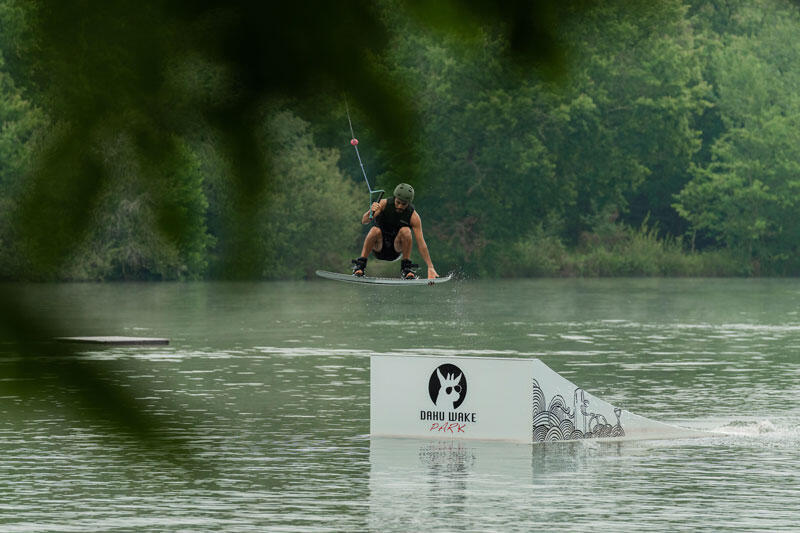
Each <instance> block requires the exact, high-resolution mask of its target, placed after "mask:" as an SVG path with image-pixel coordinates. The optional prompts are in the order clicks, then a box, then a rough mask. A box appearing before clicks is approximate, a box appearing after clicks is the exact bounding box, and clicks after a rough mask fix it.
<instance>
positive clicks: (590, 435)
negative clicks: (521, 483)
mask: <svg viewBox="0 0 800 533" xmlns="http://www.w3.org/2000/svg"><path fill="white" fill-rule="evenodd" d="M370 433H371V435H373V436H385V437H417V438H458V439H483V440H504V441H511V442H524V443H533V442H548V441H559V440H580V439H614V440H622V439H628V440H636V439H639V440H641V439H674V438H686V437H700V436H707V435H708V434H707V433H705V432H702V431H696V430H691V429H686V428H681V427H678V426H672V425H669V424H663V423H661V422H656V421H654V420H650V419H648V418H644V417H642V416H638V415H635V414H633V413H630V412H628V411H625V410H624V409H620V408H618V407H614V406H613V405H611V404H609V403H607V402H604V401H603V400H600V399H599V398H596V397H595V396H593V395H591V394H589V393H588V392H586V391H585V390H583V389H582V388H580V387H577V386H576V385H575V384H573V383H571V382H570V381H569V380H567V379H565V378H564V377H562V376H561V375H559V374H558V373H556V372H555V371H553V370H552V369H550V368H549V367H548V366H547V365H545V364H544V363H542V362H541V361H540V360H538V359H508V358H497V357H434V356H414V355H400V356H398V355H374V356H372V357H371V359H370Z"/></svg>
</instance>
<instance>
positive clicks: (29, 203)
mask: <svg viewBox="0 0 800 533" xmlns="http://www.w3.org/2000/svg"><path fill="white" fill-rule="evenodd" d="M798 28H800V15H799V14H798V10H797V6H796V5H795V4H793V3H790V2H788V1H784V0H755V1H745V0H660V1H658V2H654V3H649V4H645V3H642V2H634V1H632V0H631V1H621V2H616V3H612V4H607V3H597V2H583V1H579V2H552V1H548V2H535V3H533V2H528V1H522V0H513V1H509V2H486V1H480V0H461V1H457V0H440V1H437V2H425V1H422V0H381V1H378V2H369V1H366V0H352V1H350V2H330V1H306V2H295V3H291V2H289V3H286V2H284V3H276V2H249V1H233V2H220V1H212V0H196V1H192V2H188V1H180V0H144V1H139V2H131V1H118V2H86V1H74V2H48V1H44V0H0V121H1V122H2V128H0V279H3V280H21V279H24V280H48V281H49V280H89V279H92V280H127V279H144V280H161V279H170V280H186V279H209V278H212V279H276V278H300V277H309V276H311V275H312V272H313V270H314V269H316V268H328V269H332V270H342V269H344V268H346V265H347V264H348V260H349V258H350V257H353V256H354V254H355V253H357V250H358V246H359V239H360V237H361V235H362V233H361V232H363V228H362V227H360V226H359V224H358V222H357V221H358V219H359V216H360V214H361V213H362V212H363V210H364V209H365V208H366V204H367V198H366V192H365V188H364V186H363V178H362V176H361V171H360V168H359V167H358V163H357V161H356V159H355V157H354V154H353V153H352V147H351V146H350V145H349V143H348V142H347V141H348V140H349V131H348V128H347V123H346V116H345V99H347V101H348V102H349V106H350V110H351V114H352V118H353V122H354V126H355V129H356V133H357V136H358V137H359V139H360V140H361V144H360V147H362V151H361V153H362V155H363V157H364V161H365V164H366V168H367V170H368V173H369V177H370V179H371V180H372V185H373V186H374V187H377V188H383V189H387V190H391V189H392V187H394V185H395V184H396V183H397V182H398V181H408V182H411V183H413V184H414V185H415V187H416V190H417V199H416V201H415V204H416V206H417V208H418V209H419V211H420V213H421V214H422V217H423V220H424V228H425V234H426V240H427V241H428V245H429V247H430V249H431V253H432V256H433V259H434V262H435V263H436V265H437V269H438V270H439V272H440V273H444V272H446V271H447V270H450V269H452V268H459V269H460V270H462V271H464V272H467V273H471V274H479V275H487V276H503V275H519V276H532V275H533V276H535V275H614V274H617V275H619V274H624V275H703V274H705V275H708V274H713V275H731V274H735V275H748V274H781V275H797V274H799V273H800V261H799V260H798V259H797V258H798V257H800V254H798V253H797V252H798V249H797V248H798V245H799V244H800V218H799V217H798V215H797V211H798V210H797V205H796V204H797V202H798V200H797V198H798V194H797V193H798V187H800V185H799V183H800V182H798V179H797V176H798V160H800V153H798V148H797V147H798V146H800V139H798V136H799V135H800V133H799V132H800V129H799V128H798V124H797V120H798V119H797V117H798V116H800V115H799V114H798V111H800V100H799V99H798V98H800V96H798V93H797V91H796V90H795V89H796V88H797V87H798V86H799V85H800V79H798V76H800V74H798V72H800V71H798V69H797V67H796V65H797V64H799V63H800V45H798V44H796V42H795V41H796V40H795V39H794V35H796V34H797V30H798ZM9 287H12V286H0V292H2V294H0V302H2V307H0V313H2V315H1V316H0V325H1V326H2V332H3V333H2V337H3V340H4V342H6V344H5V346H11V347H12V348H10V349H9V350H10V352H8V353H12V352H13V353H19V354H23V355H25V357H24V358H23V359H22V360H23V361H24V362H23V363H22V366H20V367H19V371H20V375H23V374H24V376H26V377H25V379H26V380H27V381H26V382H30V383H35V382H36V377H37V374H38V375H40V374H41V373H44V372H47V371H48V370H47V369H48V368H50V367H51V363H52V362H53V361H55V360H57V359H59V360H60V359H61V358H65V359H63V361H66V362H67V363H65V364H66V366H63V365H62V366H61V368H62V370H63V373H62V375H63V377H64V380H65V381H66V382H69V383H72V384H73V387H72V388H74V390H76V391H77V392H76V398H85V399H86V401H87V402H88V403H92V402H103V401H107V402H109V403H110V405H112V406H113V407H114V408H110V409H108V410H107V412H104V413H98V416H105V417H107V418H109V419H111V420H112V421H113V422H114V423H115V424H117V425H118V426H119V427H122V428H125V427H132V428H134V429H135V431H137V432H138V433H142V434H144V433H147V432H149V431H150V429H152V428H151V423H153V421H151V420H146V416H145V415H143V414H141V413H139V414H137V413H136V412H135V407H133V404H132V403H130V402H128V401H127V400H126V398H127V396H126V395H125V394H123V393H121V392H120V391H116V390H112V389H109V388H108V386H107V385H105V384H104V383H101V381H102V379H101V373H100V372H99V370H98V369H97V368H93V367H92V364H91V363H90V362H83V363H81V364H80V365H79V366H76V365H73V364H72V362H70V359H69V357H71V356H72V353H71V351H70V350H68V349H66V348H62V347H60V346H52V345H48V346H47V347H43V346H42V345H40V344H37V343H38V341H40V340H41V339H47V338H50V337H51V336H52V329H53V328H51V327H50V326H51V324H45V323H43V322H42V321H41V320H40V319H37V317H36V313H35V312H34V311H33V310H32V309H30V308H28V307H26V305H27V304H25V303H24V302H23V301H22V300H21V299H20V298H19V297H18V293H17V292H15V291H14V290H12V288H9ZM43 353H46V354H47V356H46V357H42V354H43ZM37 361H38V362H41V363H42V364H39V363H38V362H37ZM59 364H61V363H59ZM27 393H29V394H35V388H30V389H29V390H27ZM140 415H141V417H144V418H141V417H140ZM136 420H141V422H136ZM132 421H133V422H132ZM136 428H138V429H136Z"/></svg>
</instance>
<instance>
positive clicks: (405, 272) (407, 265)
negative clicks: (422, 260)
mask: <svg viewBox="0 0 800 533" xmlns="http://www.w3.org/2000/svg"><path fill="white" fill-rule="evenodd" d="M415 268H419V265H417V264H415V263H412V262H411V260H410V259H403V260H402V261H401V262H400V277H401V278H403V279H416V277H417V273H416V272H415V271H414V269H415Z"/></svg>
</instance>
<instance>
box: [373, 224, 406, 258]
mask: <svg viewBox="0 0 800 533" xmlns="http://www.w3.org/2000/svg"><path fill="white" fill-rule="evenodd" d="M409 233H410V231H409ZM381 248H383V234H382V233H381V230H380V228H378V227H376V226H373V227H372V229H370V230H369V233H367V237H366V238H365V239H364V247H363V248H361V257H369V254H371V253H372V252H380V251H381ZM409 251H410V250H409Z"/></svg>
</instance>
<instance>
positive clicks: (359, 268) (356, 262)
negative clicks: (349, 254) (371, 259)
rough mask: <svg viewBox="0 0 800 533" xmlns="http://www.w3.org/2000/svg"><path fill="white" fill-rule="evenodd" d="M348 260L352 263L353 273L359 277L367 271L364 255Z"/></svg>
mask: <svg viewBox="0 0 800 533" xmlns="http://www.w3.org/2000/svg"><path fill="white" fill-rule="evenodd" d="M350 262H351V263H353V275H354V276H358V277H359V278H360V277H362V276H363V275H364V274H365V273H366V272H367V258H366V257H359V258H358V259H353V260H352V261H350Z"/></svg>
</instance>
